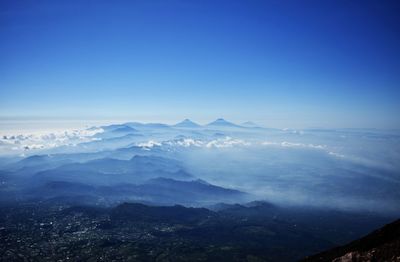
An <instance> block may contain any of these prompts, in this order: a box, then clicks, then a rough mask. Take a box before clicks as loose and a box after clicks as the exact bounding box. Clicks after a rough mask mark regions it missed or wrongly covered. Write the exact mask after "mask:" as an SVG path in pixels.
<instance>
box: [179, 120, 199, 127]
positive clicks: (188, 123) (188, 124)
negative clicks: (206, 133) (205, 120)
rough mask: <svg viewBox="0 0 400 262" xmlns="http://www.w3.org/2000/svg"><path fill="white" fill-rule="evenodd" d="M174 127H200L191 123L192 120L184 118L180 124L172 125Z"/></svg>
mask: <svg viewBox="0 0 400 262" xmlns="http://www.w3.org/2000/svg"><path fill="white" fill-rule="evenodd" d="M174 126H175V127H199V126H200V125H199V124H197V123H195V122H193V121H192V120H190V119H188V118H186V119H185V120H183V121H182V122H179V123H177V124H176V125H174Z"/></svg>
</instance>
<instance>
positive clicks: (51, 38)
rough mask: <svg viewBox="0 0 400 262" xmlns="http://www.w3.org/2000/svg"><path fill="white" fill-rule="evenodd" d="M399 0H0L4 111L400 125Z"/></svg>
mask: <svg viewBox="0 0 400 262" xmlns="http://www.w3.org/2000/svg"><path fill="white" fill-rule="evenodd" d="M399 13H400V4H398V3H396V1H393V2H391V1H378V0H377V1H344V0H343V1H308V0H306V1H255V0H254V1H219V0H217V1H190V0H189V1H183V0H182V1H144V0H143V1H11V0H10V1H4V0H3V1H1V2H0V39H1V41H0V58H1V59H0V120H1V119H2V120H3V121H4V119H7V120H9V119H42V118H43V119H58V120H60V119H78V120H79V119H80V120H89V119H91V120H93V119H115V120H122V119H123V120H139V121H161V122H174V121H178V120H181V119H183V118H186V117H188V118H191V119H193V120H196V121H199V122H207V121H210V120H212V119H214V118H217V117H224V118H227V119H229V120H233V121H238V122H241V121H246V120H252V121H256V122H258V123H260V124H263V125H265V126H271V127H366V128H371V127H372V128H400V117H399V116H398V114H399V113H400V103H399V101H400V87H399V84H400V48H399V46H400V21H399V20H400V18H399V16H398V14H399Z"/></svg>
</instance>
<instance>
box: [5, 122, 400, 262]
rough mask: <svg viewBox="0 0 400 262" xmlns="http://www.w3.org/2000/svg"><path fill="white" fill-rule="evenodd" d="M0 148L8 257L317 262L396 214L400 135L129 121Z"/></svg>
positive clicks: (19, 137) (16, 138) (11, 140)
mask: <svg viewBox="0 0 400 262" xmlns="http://www.w3.org/2000/svg"><path fill="white" fill-rule="evenodd" d="M0 154H1V157H0V242H1V245H0V260H1V261H297V260H301V259H306V260H307V259H309V260H310V261H323V259H322V260H321V259H320V260H318V259H316V257H312V255H315V254H318V253H319V252H322V251H325V250H327V249H330V248H333V247H336V246H340V245H344V244H346V243H349V242H350V241H353V240H356V239H358V238H360V237H363V236H365V235H366V234H368V233H370V232H371V231H373V230H375V229H378V228H380V227H382V226H383V225H385V224H387V223H390V222H392V221H394V220H396V219H398V217H399V215H400V205H399V203H400V190H399V188H400V162H399V159H400V134H399V133H398V131H390V130H389V131H382V130H375V129H317V128H315V129H302V130H296V129H274V128H265V127H261V126H258V125H257V124H255V123H252V122H246V123H242V124H235V123H232V122H229V121H226V120H224V119H217V120H215V121H213V122H211V123H209V124H206V125H199V124H197V123H195V122H193V121H191V120H189V119H185V120H184V121H182V122H180V123H177V124H175V125H167V124H160V123H147V124H145V123H138V122H128V123H123V124H113V125H104V126H93V127H89V128H86V129H84V130H72V131H71V130H69V131H62V132H54V133H37V134H7V135H3V136H2V137H1V138H0ZM391 241H392V240H391ZM396 241H398V240H396ZM397 243H398V242H397ZM344 250H345V249H344ZM346 250H347V249H346ZM347 251H348V250H347ZM347 251H346V252H347ZM343 252H345V251H343ZM360 252H361V251H360ZM344 254H345V253H343V254H342V253H341V254H339V253H337V254H336V253H335V255H337V256H338V257H340V256H342V255H344ZM331 258H332V257H330V259H331ZM333 258H334V257H333ZM313 259H315V260H313Z"/></svg>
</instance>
